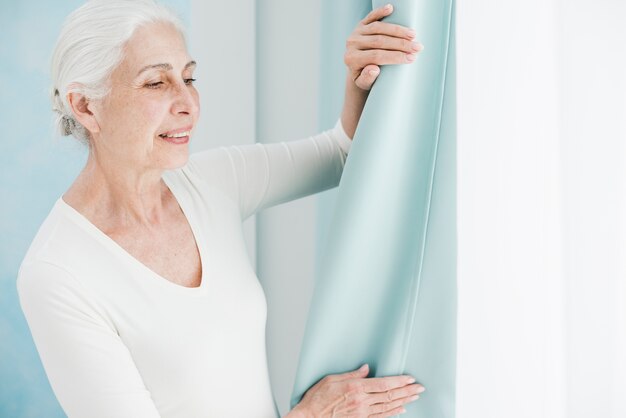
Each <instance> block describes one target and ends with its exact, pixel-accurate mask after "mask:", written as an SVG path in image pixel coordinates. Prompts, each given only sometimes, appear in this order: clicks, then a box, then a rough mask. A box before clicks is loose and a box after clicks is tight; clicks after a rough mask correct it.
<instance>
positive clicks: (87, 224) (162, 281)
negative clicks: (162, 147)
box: [57, 174, 207, 294]
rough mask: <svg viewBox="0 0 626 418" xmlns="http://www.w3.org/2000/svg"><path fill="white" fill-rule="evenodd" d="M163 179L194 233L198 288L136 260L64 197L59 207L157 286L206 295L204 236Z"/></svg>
mask: <svg viewBox="0 0 626 418" xmlns="http://www.w3.org/2000/svg"><path fill="white" fill-rule="evenodd" d="M161 178H162V179H163V181H164V182H165V185H166V186H167V187H168V188H169V189H170V192H171V193H172V195H173V196H174V199H175V200H176V201H177V203H178V206H179V207H180V208H181V210H182V212H183V216H184V217H185V218H186V220H187V223H188V224H189V228H190V229H191V233H192V235H193V237H194V240H195V241H196V247H197V248H198V254H199V257H200V266H201V268H202V274H201V278H200V286H196V287H187V286H183V285H180V284H176V283H174V282H172V281H171V280H168V279H166V278H165V277H163V276H161V275H160V274H158V273H157V272H156V271H154V270H152V269H151V268H149V267H148V266H146V265H145V264H144V263H142V262H141V261H139V260H138V259H137V258H135V257H134V256H133V255H132V254H130V253H129V252H128V251H126V250H125V249H124V248H123V247H122V246H121V245H119V244H118V243H117V242H116V241H115V240H114V239H113V238H111V237H109V236H108V235H107V234H105V233H104V232H103V231H102V230H100V228H98V227H97V226H96V225H94V224H93V223H92V222H91V221H90V220H89V219H87V218H86V217H85V216H84V215H83V214H82V213H80V212H79V211H77V210H76V209H74V208H73V207H72V206H70V205H69V204H68V203H67V202H66V201H65V200H63V195H61V196H59V198H58V199H57V206H58V207H60V208H62V209H64V212H65V213H66V214H67V215H69V216H70V218H72V219H73V220H74V221H76V222H77V223H78V224H79V225H81V226H82V227H84V228H85V229H87V230H88V231H90V232H91V233H92V235H94V236H95V237H96V238H97V239H98V240H99V241H100V242H102V243H103V244H105V245H106V246H107V247H108V248H109V249H111V250H112V251H114V252H116V253H118V254H120V255H121V256H122V257H124V258H126V259H127V260H129V261H130V262H131V263H132V264H133V265H134V266H137V267H138V268H140V269H142V270H143V271H145V272H148V273H149V274H150V276H154V278H155V279H158V280H150V281H151V282H154V283H157V285H158V286H161V287H165V288H169V289H175V290H176V291H178V292H181V293H187V294H204V293H206V291H207V290H206V289H207V268H206V267H207V263H206V262H205V260H206V257H205V254H206V251H205V246H204V241H203V239H202V235H201V234H200V233H199V232H200V231H197V230H196V228H197V227H196V224H195V222H194V219H192V217H190V213H189V212H188V210H187V208H186V204H187V202H186V200H185V199H184V198H183V197H182V193H181V196H179V195H177V192H176V191H175V190H174V189H176V187H172V184H171V183H170V180H169V179H168V178H167V176H166V175H165V174H164V175H162V176H161Z"/></svg>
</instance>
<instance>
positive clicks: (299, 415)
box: [283, 405, 311, 418]
mask: <svg viewBox="0 0 626 418" xmlns="http://www.w3.org/2000/svg"><path fill="white" fill-rule="evenodd" d="M283 418H311V415H309V414H308V413H307V412H306V411H305V409H304V408H302V407H301V406H300V405H296V406H295V408H293V409H292V410H291V411H289V412H288V413H287V415H285V416H284V417H283Z"/></svg>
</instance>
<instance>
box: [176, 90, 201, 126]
mask: <svg viewBox="0 0 626 418" xmlns="http://www.w3.org/2000/svg"><path fill="white" fill-rule="evenodd" d="M175 95H176V97H175V99H174V103H173V105H172V113H173V114H174V115H179V114H187V115H191V116H193V118H194V121H195V119H196V117H197V115H198V112H199V110H200V103H199V100H198V92H197V91H196V90H195V89H194V88H193V87H190V86H188V85H186V84H185V83H184V82H183V81H182V80H181V81H180V82H179V83H177V85H176V87H175Z"/></svg>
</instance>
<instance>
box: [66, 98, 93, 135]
mask: <svg viewBox="0 0 626 418" xmlns="http://www.w3.org/2000/svg"><path fill="white" fill-rule="evenodd" d="M67 102H68V103H69V105H70V108H71V110H72V113H73V114H74V119H76V120H77V121H78V122H80V124H81V125H83V126H84V127H85V129H87V130H88V131H89V132H90V133H92V134H94V133H96V132H100V125H99V124H98V121H97V120H96V117H95V115H94V114H93V112H92V107H93V106H92V103H91V102H90V101H89V99H87V98H86V97H85V96H84V95H82V94H81V93H77V92H69V93H67Z"/></svg>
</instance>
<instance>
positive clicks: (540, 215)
mask: <svg viewBox="0 0 626 418" xmlns="http://www.w3.org/2000/svg"><path fill="white" fill-rule="evenodd" d="M625 21H626V3H624V2H621V1H610V0H600V1H593V2H591V1H581V0H574V1H558V0H527V1H524V2H512V1H509V2H501V1H486V0H473V1H471V2H469V1H467V2H466V1H459V2H458V13H457V34H458V49H457V52H458V56H457V59H458V67H457V80H458V81H457V82H458V102H457V103H458V109H457V111H458V138H457V142H458V155H457V172H458V183H457V198H458V220H457V221H458V252H459V258H458V285H459V296H458V297H459V311H458V315H459V317H458V321H459V322H458V359H457V365H458V366H457V367H458V374H457V376H458V380H457V395H458V398H457V415H458V417H459V418H474V417H479V416H480V417H481V418H492V417H493V418H501V417H507V418H518V417H519V418H522V417H523V418H528V417H541V418H583V417H585V418H587V417H598V418H618V417H624V416H626V403H625V400H624V399H625V397H624V394H626V363H625V360H624V359H625V356H626V338H625V335H626V293H625V292H626V285H625V284H624V280H625V277H626V275H625V273H626V268H625V262H624V260H625V259H626V258H625V257H624V256H625V255H626V254H625V249H626V242H625V239H626V230H625V224H624V215H623V214H624V210H625V209H626V207H625V206H624V203H625V202H624V196H625V192H626V188H625V184H626V181H625V179H626V152H625V151H626V149H625V145H624V140H625V139H626V82H625V81H624V80H625V78H626V59H625V57H626V53H625V52H624V43H625V42H626V25H624V22H625Z"/></svg>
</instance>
